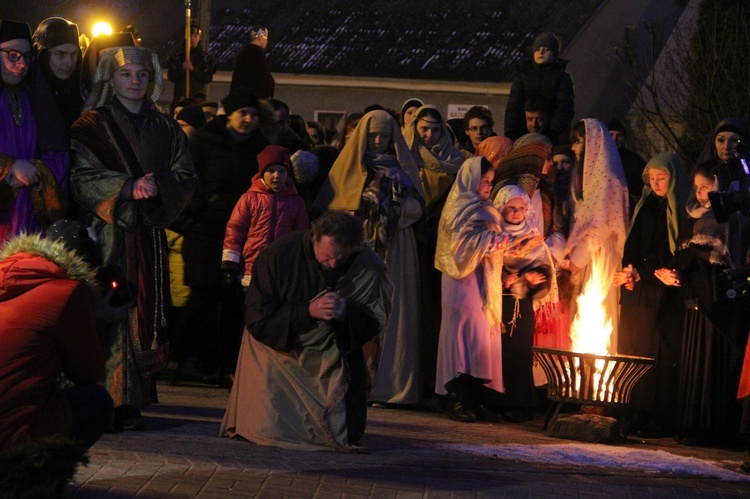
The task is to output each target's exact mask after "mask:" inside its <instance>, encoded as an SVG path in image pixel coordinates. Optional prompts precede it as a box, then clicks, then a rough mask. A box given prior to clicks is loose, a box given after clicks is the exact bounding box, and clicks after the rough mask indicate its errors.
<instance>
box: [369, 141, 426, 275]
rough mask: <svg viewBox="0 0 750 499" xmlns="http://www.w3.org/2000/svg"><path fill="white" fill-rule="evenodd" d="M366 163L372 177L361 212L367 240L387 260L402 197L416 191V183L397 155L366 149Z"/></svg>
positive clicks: (413, 193)
mask: <svg viewBox="0 0 750 499" xmlns="http://www.w3.org/2000/svg"><path fill="white" fill-rule="evenodd" d="M364 164H365V166H366V168H367V171H368V179H369V180H368V181H367V183H366V185H365V189H364V191H363V192H362V201H361V203H360V206H359V210H357V213H358V214H359V215H362V216H363V218H364V220H365V222H364V230H365V241H366V242H367V243H368V244H369V245H370V247H371V248H372V249H373V250H375V252H376V253H377V254H378V255H379V256H380V257H381V258H383V260H386V258H387V253H388V248H389V247H390V244H391V240H392V239H393V235H394V234H395V233H396V229H397V228H398V219H399V217H400V216H401V206H402V201H403V199H404V198H405V197H406V196H408V195H411V196H414V195H415V189H414V184H413V183H412V181H411V179H410V178H409V176H408V175H407V174H406V172H404V170H403V169H402V168H401V166H400V165H399V163H398V160H397V159H396V157H395V156H392V155H390V154H375V153H372V152H370V151H365V156H364Z"/></svg>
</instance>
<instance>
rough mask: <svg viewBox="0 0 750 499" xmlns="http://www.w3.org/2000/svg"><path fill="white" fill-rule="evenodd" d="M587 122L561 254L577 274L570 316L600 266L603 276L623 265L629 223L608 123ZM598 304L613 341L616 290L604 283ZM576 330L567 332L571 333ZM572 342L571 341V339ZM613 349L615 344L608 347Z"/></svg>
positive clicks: (624, 187) (622, 179)
mask: <svg viewBox="0 0 750 499" xmlns="http://www.w3.org/2000/svg"><path fill="white" fill-rule="evenodd" d="M583 122H584V124H585V126H586V148H585V157H584V164H583V165H578V167H576V168H575V169H574V172H573V175H572V181H571V193H572V197H571V200H572V206H571V208H572V210H571V211H572V220H571V224H570V234H569V235H568V240H567V242H566V247H565V253H566V254H567V258H568V259H569V260H570V262H571V263H572V264H574V265H575V266H576V267H578V268H579V269H581V270H580V272H578V275H577V276H576V277H575V278H574V283H573V293H572V299H571V307H570V318H571V319H575V317H576V313H577V311H578V308H577V304H576V301H575V300H576V299H577V297H578V296H579V295H580V294H581V292H582V290H583V288H584V286H585V284H586V282H587V281H588V280H589V278H590V277H591V275H592V274H593V273H594V272H595V267H594V265H593V264H594V263H597V264H600V265H601V267H602V268H603V269H604V270H603V275H604V276H613V275H614V272H615V271H616V270H619V268H620V266H621V265H622V261H621V260H622V254H623V249H624V246H625V238H626V235H627V226H628V189H627V184H626V182H625V173H624V172H623V169H622V163H621V162H620V156H619V154H618V153H617V146H615V143H614V142H613V141H612V138H611V137H610V135H609V132H608V131H607V129H606V127H605V126H604V125H603V124H602V123H601V122H600V121H599V120H595V119H585V120H583ZM607 290H608V291H607V292H606V295H605V297H604V299H603V301H602V306H603V307H604V309H605V311H606V316H607V317H609V318H611V319H612V326H613V327H612V329H613V330H612V334H611V336H610V338H609V344H610V345H612V346H614V345H616V344H617V324H618V317H619V306H620V304H619V301H620V290H619V288H617V287H615V286H607ZM574 333H575V332H574V331H571V336H573V334H574ZM574 345H575V340H574ZM612 348H613V347H612Z"/></svg>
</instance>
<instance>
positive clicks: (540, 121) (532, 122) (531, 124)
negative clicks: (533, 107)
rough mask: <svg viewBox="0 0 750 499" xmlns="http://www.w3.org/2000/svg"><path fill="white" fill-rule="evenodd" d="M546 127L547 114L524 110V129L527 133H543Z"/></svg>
mask: <svg viewBox="0 0 750 499" xmlns="http://www.w3.org/2000/svg"><path fill="white" fill-rule="evenodd" d="M546 128H547V115H546V114H545V113H540V112H538V111H526V130H528V131H529V133H544V130H545V129H546Z"/></svg>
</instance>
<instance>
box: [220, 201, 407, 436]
mask: <svg viewBox="0 0 750 499" xmlns="http://www.w3.org/2000/svg"><path fill="white" fill-rule="evenodd" d="M391 292H392V286H391V284H390V280H389V278H388V273H387V271H386V268H385V264H384V263H383V260H381V259H380V257H378V256H377V255H376V254H375V252H374V251H373V250H372V249H371V248H370V247H369V246H367V245H366V244H365V242H364V231H363V228H362V223H361V222H360V221H358V220H357V219H356V218H355V217H353V216H352V215H349V214H346V213H343V212H326V213H325V214H323V215H322V216H321V217H320V218H318V219H317V220H316V221H315V222H314V223H313V228H312V230H311V231H305V232H294V233H292V234H288V235H286V236H284V237H283V238H281V239H279V240H277V241H276V242H274V243H272V244H271V245H270V246H269V247H268V248H266V249H265V250H263V251H262V252H261V253H260V254H259V255H258V258H257V260H255V264H254V266H253V270H252V279H251V280H250V287H249V289H248V294H247V300H246V310H245V325H246V332H245V334H244V335H243V339H242V348H241V352H240V358H239V361H238V363H237V372H236V382H235V384H234V386H233V388H232V392H231V394H230V396H229V405H228V406H227V412H226V414H225V415H224V421H223V422H222V426H221V430H220V435H222V436H229V437H235V436H241V437H243V438H246V439H248V440H250V441H251V442H254V443H256V444H259V445H274V446H278V447H283V448H289V449H300V450H301V449H307V450H320V449H324V448H326V447H329V448H333V449H334V450H339V451H347V450H351V449H352V448H353V446H357V445H359V444H360V442H361V439H362V436H363V435H364V431H365V422H366V417H367V406H366V400H367V398H366V390H367V386H368V384H369V383H368V382H367V376H368V371H367V363H366V359H365V354H364V352H363V348H362V347H363V345H365V343H367V342H369V341H371V340H373V339H374V338H377V337H378V335H379V334H380V333H382V331H383V330H384V329H385V325H386V323H387V320H388V315H389V312H390V304H391ZM280 415H283V416H281V417H280Z"/></svg>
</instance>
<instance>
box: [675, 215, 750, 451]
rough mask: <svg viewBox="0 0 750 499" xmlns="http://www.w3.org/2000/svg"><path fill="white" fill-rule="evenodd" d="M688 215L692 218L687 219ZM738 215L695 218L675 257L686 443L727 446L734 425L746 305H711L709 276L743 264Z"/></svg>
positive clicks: (747, 243) (681, 424)
mask: <svg viewBox="0 0 750 499" xmlns="http://www.w3.org/2000/svg"><path fill="white" fill-rule="evenodd" d="M691 216H693V215H691ZM746 223H747V222H746V221H745V218H744V216H743V215H742V214H741V213H734V214H733V215H732V216H731V217H730V219H729V221H728V222H727V223H723V224H719V223H717V222H716V218H715V216H714V213H713V211H711V210H708V211H707V212H705V213H704V214H702V216H700V217H699V218H695V220H694V226H693V229H692V231H691V232H690V233H691V234H692V238H691V239H690V240H688V241H687V242H686V243H683V244H682V245H681V246H680V249H679V250H678V251H677V252H676V253H675V259H676V262H677V268H678V269H680V271H681V273H682V277H681V281H682V292H683V296H684V298H685V304H686V306H687V310H686V312H685V314H686V315H685V323H684V329H683V344H682V351H681V355H680V368H679V384H678V394H677V395H678V404H677V410H678V419H677V424H678V428H677V429H678V432H679V434H680V436H681V437H683V438H684V439H685V442H686V443H692V442H691V440H692V441H695V442H696V443H702V444H727V443H732V441H733V440H734V439H735V438H736V434H737V432H738V430H739V427H740V413H741V406H740V404H739V403H738V402H737V399H736V397H737V389H738V386H739V378H740V372H741V369H742V359H743V355H744V346H745V344H746V342H747V337H748V313H747V308H746V305H745V306H743V304H738V303H732V302H727V301H715V299H714V298H715V297H714V293H713V290H714V285H715V275H716V274H717V272H718V271H720V270H723V269H725V268H737V267H739V266H740V265H742V264H744V263H745V262H746V255H747V251H748V247H750V238H749V237H748V235H749V234H748V232H747V227H746Z"/></svg>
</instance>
